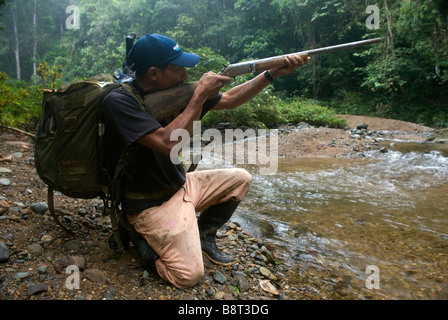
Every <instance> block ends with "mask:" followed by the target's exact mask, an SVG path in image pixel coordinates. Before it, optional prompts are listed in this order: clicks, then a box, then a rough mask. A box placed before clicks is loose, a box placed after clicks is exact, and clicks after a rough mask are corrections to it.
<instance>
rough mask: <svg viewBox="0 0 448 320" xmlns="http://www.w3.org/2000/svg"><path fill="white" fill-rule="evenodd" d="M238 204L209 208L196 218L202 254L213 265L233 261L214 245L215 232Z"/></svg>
mask: <svg viewBox="0 0 448 320" xmlns="http://www.w3.org/2000/svg"><path fill="white" fill-rule="evenodd" d="M238 205H239V202H237V201H231V200H229V201H227V202H223V203H220V204H216V205H213V206H210V207H209V208H208V209H206V210H204V211H203V212H202V213H201V215H200V216H199V218H198V226H199V237H200V239H201V247H202V252H203V253H204V254H205V255H206V256H207V257H208V258H209V259H210V260H211V261H212V262H214V263H217V264H220V265H230V264H232V263H235V259H234V258H233V257H232V256H231V255H228V254H226V253H224V252H222V251H221V250H219V249H218V246H217V245H216V242H215V238H216V232H217V231H218V229H219V228H221V227H222V226H223V225H224V224H225V223H226V222H227V221H228V220H229V219H230V217H231V216H232V214H233V212H234V211H235V209H236V208H237V207H238Z"/></svg>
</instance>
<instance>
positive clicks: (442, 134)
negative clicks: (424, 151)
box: [426, 128, 448, 143]
mask: <svg viewBox="0 0 448 320" xmlns="http://www.w3.org/2000/svg"><path fill="white" fill-rule="evenodd" d="M426 141H427V142H434V143H448V128H445V129H438V130H434V131H433V132H432V133H431V135H430V136H429V137H428V139H426Z"/></svg>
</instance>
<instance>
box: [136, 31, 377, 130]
mask: <svg viewBox="0 0 448 320" xmlns="http://www.w3.org/2000/svg"><path fill="white" fill-rule="evenodd" d="M380 41H381V38H375V39H369V40H362V41H355V42H350V43H344V44H339V45H335V46H329V47H324V48H318V49H311V50H306V51H301V52H296V53H291V54H287V55H281V56H275V57H270V58H265V59H259V60H251V61H246V62H240V63H235V64H230V65H228V66H225V67H224V69H222V70H221V72H219V73H218V74H219V75H224V76H229V77H235V76H238V75H241V74H247V73H259V72H263V71H265V70H269V69H273V68H281V67H284V66H285V65H286V64H285V57H286V56H298V55H299V56H300V57H301V58H302V59H306V58H307V57H308V56H313V55H318V54H323V53H328V52H334V51H339V50H344V49H350V48H355V47H359V46H364V45H369V44H374V43H378V42H380ZM197 85H198V82H191V83H187V84H182V85H180V86H177V87H174V88H171V89H167V90H163V91H159V92H155V93H151V94H148V95H146V96H145V97H144V98H145V106H146V111H147V112H148V113H149V114H151V115H152V117H154V118H155V119H156V120H158V121H162V120H163V119H166V118H169V117H176V116H177V115H179V114H180V113H181V112H182V111H183V109H185V107H186V106H187V105H188V102H189V101H190V99H191V97H192V96H193V93H194V90H195V89H196V87H197Z"/></svg>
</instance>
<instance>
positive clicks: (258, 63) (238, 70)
mask: <svg viewBox="0 0 448 320" xmlns="http://www.w3.org/2000/svg"><path fill="white" fill-rule="evenodd" d="M378 42H381V38H375V39H369V40H361V41H355V42H349V43H344V44H338V45H334V46H329V47H324V48H317V49H311V50H306V51H300V52H296V53H290V54H284V55H281V56H275V57H270V58H264V59H259V60H251V61H245V62H240V63H235V64H231V65H229V66H227V67H225V68H224V69H223V70H222V71H221V72H220V73H219V74H220V75H224V76H229V77H235V76H238V75H241V74H246V73H253V72H262V71H265V70H268V69H271V68H280V67H283V66H285V63H284V60H285V57H286V56H298V55H299V56H301V57H302V58H305V57H306V56H311V55H317V54H322V53H328V52H334V51H338V50H344V49H351V48H355V47H360V46H365V45H369V44H374V43H378Z"/></svg>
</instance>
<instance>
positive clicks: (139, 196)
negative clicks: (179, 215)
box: [124, 189, 177, 200]
mask: <svg viewBox="0 0 448 320" xmlns="http://www.w3.org/2000/svg"><path fill="white" fill-rule="evenodd" d="M176 192H177V190H171V189H165V190H155V191H148V192H134V191H130V190H125V192H124V197H125V198H126V199H132V200H157V199H163V198H167V197H170V196H172V195H174V194H175V193H176Z"/></svg>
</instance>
